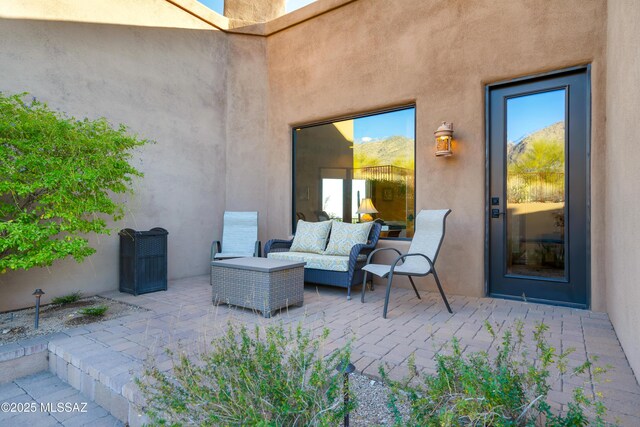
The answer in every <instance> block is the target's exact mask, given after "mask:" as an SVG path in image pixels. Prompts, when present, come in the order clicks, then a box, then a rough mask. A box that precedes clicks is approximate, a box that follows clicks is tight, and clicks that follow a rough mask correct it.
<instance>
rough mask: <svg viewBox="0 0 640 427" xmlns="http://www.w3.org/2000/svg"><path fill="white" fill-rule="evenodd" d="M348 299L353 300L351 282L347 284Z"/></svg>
mask: <svg viewBox="0 0 640 427" xmlns="http://www.w3.org/2000/svg"><path fill="white" fill-rule="evenodd" d="M347 301H351V283H349V285H347Z"/></svg>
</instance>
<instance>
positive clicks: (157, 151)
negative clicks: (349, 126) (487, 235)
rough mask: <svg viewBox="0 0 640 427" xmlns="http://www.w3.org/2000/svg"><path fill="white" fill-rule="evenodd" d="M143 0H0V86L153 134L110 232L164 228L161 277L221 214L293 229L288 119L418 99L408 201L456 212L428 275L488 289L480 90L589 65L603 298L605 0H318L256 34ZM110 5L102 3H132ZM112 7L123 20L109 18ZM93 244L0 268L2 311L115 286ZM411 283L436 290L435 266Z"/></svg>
mask: <svg viewBox="0 0 640 427" xmlns="http://www.w3.org/2000/svg"><path fill="white" fill-rule="evenodd" d="M93 1H95V2H96V4H97V5H99V4H103V3H104V4H106V2H107V0H93ZM144 2H146V3H147V7H149V8H150V9H149V10H155V9H154V8H155V7H157V8H158V12H157V13H158V14H159V15H158V16H155V17H153V18H149V19H147V18H145V17H140V16H138V15H139V14H134V15H135V16H133V17H131V16H130V14H129V12H127V11H124V10H123V11H122V12H121V17H120V18H118V17H117V16H116V17H115V18H108V19H107V18H105V17H101V16H100V15H101V14H99V13H98V14H95V16H91V14H90V13H89V12H88V11H87V8H86V7H85V6H81V5H82V4H84V3H83V2H82V1H80V0H64V1H61V2H56V3H57V4H58V5H67V6H69V5H73V4H75V5H76V9H73V8H72V7H71V6H69V7H70V8H71V9H73V10H72V11H69V10H66V11H64V10H62V11H61V10H58V9H56V8H52V9H46V8H45V9H43V7H42V5H43V4H51V3H49V2H37V1H36V0H25V1H17V0H15V1H13V2H12V3H9V2H7V3H3V7H2V8H0V18H1V19H0V75H2V76H3V81H2V82H0V90H3V91H14V92H16V91H24V90H28V91H30V92H32V93H33V94H35V95H36V96H38V98H40V99H43V100H45V101H48V102H49V103H50V105H51V106H53V107H55V108H59V109H60V110H62V111H66V112H69V113H70V114H73V115H76V116H78V117H83V116H89V117H97V116H106V117H107V118H108V119H110V120H111V121H113V122H114V123H119V122H124V123H126V124H129V125H130V126H131V127H132V129H133V130H134V131H136V132H139V133H140V134H141V135H143V136H145V137H149V138H153V139H155V140H156V141H157V144H155V145H152V146H149V147H146V148H145V149H144V150H143V152H141V153H140V157H139V160H138V162H139V163H138V164H139V165H140V167H141V168H142V169H143V170H144V171H145V173H146V176H145V178H144V179H143V180H140V181H139V182H137V184H136V185H137V193H136V195H135V196H132V197H128V201H129V207H130V210H131V211H130V212H129V214H128V215H127V218H126V219H125V220H124V221H122V222H121V223H120V224H117V225H116V226H115V228H123V227H132V228H136V229H148V228H150V227H154V226H162V227H165V228H167V229H168V230H169V232H170V235H169V254H170V256H169V276H170V278H177V277H184V276H193V275H198V274H204V273H206V271H207V266H208V251H209V244H210V241H211V240H212V239H213V238H216V237H219V233H220V230H221V218H222V212H223V211H224V210H258V211H259V212H260V239H261V240H262V241H263V242H264V241H266V240H267V239H268V238H273V237H285V236H288V235H289V234H290V233H291V197H292V196H291V191H292V190H291V161H292V158H291V128H292V126H295V125H299V124H307V123H311V122H314V121H318V120H324V119H330V118H337V117H341V116H345V115H349V114H355V113H362V112H367V111H375V110H376V109H379V108H384V107H390V106H398V105H405V104H409V103H415V104H416V123H417V127H416V137H417V151H416V174H417V180H416V188H417V195H416V196H417V197H416V207H417V209H418V210H420V209H422V208H425V209H435V208H445V207H448V208H451V209H452V210H453V214H452V215H450V216H449V218H448V222H447V237H446V239H445V243H444V246H443V249H442V252H441V254H440V258H439V261H438V264H439V272H440V275H441V277H442V279H443V281H444V282H445V288H446V290H447V292H448V293H451V294H465V295H476V296H480V295H484V220H485V219H484V209H485V197H484V188H485V182H484V177H485V148H486V147H485V133H484V110H485V99H484V96H485V85H486V84H487V83H492V82H496V81H501V80H506V79H511V78H514V77H519V76H525V75H530V74H535V73H540V72H545V71H551V70H556V69H561V68H564V67H569V66H573V65H578V64H586V63H590V64H592V68H591V72H592V129H591V130H592V133H591V135H592V146H591V152H592V159H591V160H592V169H591V178H592V188H591V204H592V206H593V208H592V211H591V221H592V239H591V241H592V248H591V249H592V259H593V262H592V307H593V308H594V309H595V310H604V309H605V308H606V307H607V305H606V298H605V292H606V283H605V274H604V273H605V269H604V264H603V262H602V259H604V255H605V245H604V241H605V236H606V234H605V227H604V218H605V215H604V212H605V210H604V207H603V206H604V205H605V203H604V202H605V197H604V190H605V150H606V146H605V143H604V141H605V126H604V119H605V104H604V99H605V96H604V94H605V65H606V61H605V56H604V54H605V40H606V16H607V6H606V2H605V0H562V1H560V0H518V1H500V2H495V1H493V0H480V1H475V0H474V1H472V0H456V1H449V0H447V1H445V0H428V1H424V0H404V1H403V2H402V3H397V2H389V1H386V0H357V1H351V0H349V1H347V0H320V1H318V2H316V3H314V4H313V5H311V6H309V7H308V8H305V9H306V11H305V10H299V11H296V12H294V13H292V14H288V15H285V16H283V17H281V18H278V19H276V20H274V21H271V22H268V23H267V24H265V25H263V26H262V27H260V26H258V27H256V26H253V27H251V28H252V30H251V31H249V29H248V28H249V27H247V29H246V30H245V31H246V32H247V33H249V32H252V31H253V32H254V33H259V32H260V31H266V32H267V34H269V35H268V36H267V37H262V36H251V35H239V34H223V33H222V32H221V31H217V30H216V29H215V28H213V27H212V26H207V25H205V26H204V27H202V25H203V22H205V21H203V20H202V19H198V18H197V17H196V15H197V14H196V15H194V14H189V13H186V12H185V11H184V10H183V9H181V8H180V7H177V6H175V5H174V4H173V3H176V4H178V5H183V6H184V5H187V6H188V5H189V4H191V3H193V5H192V6H193V7H194V8H196V7H197V6H196V5H195V2H194V1H192V0H176V1H174V2H168V1H164V0H162V1H161V0H144ZM144 2H136V7H142V6H140V3H144ZM108 3H109V4H110V5H111V6H112V7H111V8H110V12H111V14H115V15H117V14H118V8H117V7H116V6H118V5H119V6H122V8H123V9H125V8H128V7H130V6H131V5H130V4H129V2H127V1H125V0H117V1H115V2H112V1H109V2H108ZM7 4H21V5H23V7H26V8H27V9H28V10H29V13H26V12H24V10H22V11H21V12H20V8H18V9H19V12H20V13H18V12H15V10H14V12H13V14H12V13H9V12H8V11H9V10H10V8H7V7H6V5H7ZM104 4H103V6H104ZM24 5H26V6H24ZM29 5H30V6H29ZM29 7H31V9H29ZM167 7H169V9H167ZM171 8H173V9H171ZM316 9H317V10H318V13H319V15H318V16H315V17H313V16H306V15H304V16H302V15H303V14H304V13H311V12H313V11H314V10H316ZM95 10H102V9H100V8H97V9H95ZM154 13H155V12H154ZM211 13H213V12H211ZM87 14H88V16H87ZM143 15H144V14H143ZM201 15H202V14H201ZM214 15H215V14H214ZM9 16H10V17H9ZM296 16H300V19H299V20H300V23H298V24H296V22H295V19H294V18H296ZM64 17H67V18H66V19H65V18H64ZM119 19H122V21H121V22H124V23H128V24H131V25H108V24H104V23H105V22H112V23H113V22H120V21H118V20H119ZM136 19H139V20H140V21H135V20H136ZM216 19H217V18H216ZM220 19H221V20H222V19H223V18H222V17H220ZM58 20H63V21H67V22H55V21H58ZM132 20H133V21H132ZM212 20H214V21H215V19H213V18H212ZM68 21H74V22H68ZM80 22H86V23H80ZM96 22H102V23H103V24H96ZM221 22H222V21H221ZM149 27H170V28H149ZM205 28H206V29H205ZM236 30H237V29H236ZM236 30H234V31H236ZM239 31H242V30H241V29H240V30H239ZM609 62H611V61H609ZM443 120H446V121H452V122H454V123H455V129H456V132H455V138H456V143H455V148H454V151H455V154H454V156H453V157H451V158H446V159H445V158H436V157H435V156H434V155H433V131H434V130H435V128H436V127H437V126H438V125H439V123H440V122H441V121H443ZM96 240H97V241H98V254H96V255H95V256H93V257H91V258H90V259H89V260H88V261H87V262H85V263H83V264H76V263H75V262H74V261H63V262H59V263H56V264H55V265H54V266H53V267H51V269H37V270H32V271H29V272H26V273H10V274H8V275H5V276H2V277H0V286H2V290H1V293H0V311H2V310H6V309H8V308H16V307H17V306H20V305H30V304H32V300H31V296H30V293H31V292H32V291H33V289H34V288H36V287H44V286H45V284H46V286H47V288H46V289H45V291H48V292H47V296H46V297H45V302H46V301H47V300H48V298H50V297H52V296H55V295H59V294H62V293H66V292H70V291H72V290H76V289H81V290H84V291H85V292H86V293H95V292H99V291H101V290H106V289H114V288H116V287H117V262H118V259H117V254H118V248H117V236H116V235H113V236H110V237H101V238H100V239H99V240H98V239H96ZM386 244H390V243H389V242H385V245H386ZM400 245H404V246H406V244H405V243H402V244H400ZM420 283H421V286H422V287H426V288H429V289H434V288H433V286H432V280H431V279H430V278H427V279H422V281H421V282H420ZM610 295H613V294H611V293H610Z"/></svg>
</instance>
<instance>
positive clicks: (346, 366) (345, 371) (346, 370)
mask: <svg viewBox="0 0 640 427" xmlns="http://www.w3.org/2000/svg"><path fill="white" fill-rule="evenodd" d="M355 370H356V367H355V366H354V365H353V364H352V363H349V362H348V361H346V362H340V363H339V364H338V366H336V371H338V372H339V373H342V375H343V376H344V377H343V384H342V393H343V397H344V408H345V412H344V424H343V425H344V427H349V411H348V410H347V409H348V407H349V374H351V373H352V372H353V371H355Z"/></svg>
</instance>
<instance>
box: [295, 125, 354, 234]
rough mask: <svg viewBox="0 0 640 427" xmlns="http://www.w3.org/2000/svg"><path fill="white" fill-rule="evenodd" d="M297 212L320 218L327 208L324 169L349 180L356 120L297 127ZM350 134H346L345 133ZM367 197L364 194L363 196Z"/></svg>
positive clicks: (326, 172) (327, 172)
mask: <svg viewBox="0 0 640 427" xmlns="http://www.w3.org/2000/svg"><path fill="white" fill-rule="evenodd" d="M295 132H296V141H297V147H296V159H295V163H296V189H295V191H296V193H295V197H296V213H297V212H300V213H302V214H303V215H305V218H306V220H307V221H312V222H314V221H318V220H319V218H318V214H320V213H321V212H322V211H324V201H323V200H322V178H323V177H324V176H323V175H322V170H323V169H335V171H332V172H333V173H331V172H329V171H325V175H326V177H327V178H336V179H343V180H346V179H347V177H348V176H350V175H349V174H350V173H351V172H352V169H353V149H352V148H350V146H352V145H353V120H346V121H343V122H340V123H339V124H338V126H335V125H334V124H333V123H328V124H324V125H320V126H313V127H308V128H302V129H300V130H296V131H295ZM345 134H346V135H345ZM363 197H364V196H363Z"/></svg>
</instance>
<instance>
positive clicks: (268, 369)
mask: <svg viewBox="0 0 640 427" xmlns="http://www.w3.org/2000/svg"><path fill="white" fill-rule="evenodd" d="M328 334H329V331H328V330H325V331H324V332H323V334H322V336H321V337H319V338H316V339H313V338H311V336H310V333H309V332H306V331H303V329H302V327H301V326H300V325H298V327H297V328H296V329H295V331H294V330H292V329H291V328H290V329H288V330H286V331H285V329H284V328H283V326H282V325H277V326H268V327H266V329H265V330H264V331H263V332H262V333H261V330H260V328H259V327H256V328H255V331H254V333H250V332H249V331H248V330H247V329H246V328H245V327H244V326H242V327H241V328H240V329H239V330H238V329H236V328H235V327H234V326H233V325H232V324H231V323H229V324H228V325H227V331H226V333H225V334H224V335H223V336H222V337H220V338H217V339H215V340H214V341H213V342H212V347H211V350H210V351H209V352H207V353H205V354H203V355H201V356H200V357H199V358H197V359H194V360H192V359H190V358H188V357H186V356H185V355H181V356H180V357H179V358H176V357H175V356H174V355H173V354H171V353H170V354H171V356H172V358H173V362H174V364H173V371H172V372H171V373H163V372H161V371H160V370H158V369H157V368H156V367H151V368H148V369H147V370H146V371H145V374H144V377H143V378H142V379H137V380H136V382H137V383H138V385H139V386H140V389H141V390H142V392H143V394H144V396H145V397H146V399H147V403H148V406H147V409H146V410H147V414H148V415H149V416H150V418H151V420H152V421H153V423H154V425H172V426H180V425H184V426H188V425H198V426H261V427H266V426H335V425H338V424H339V423H340V422H341V420H342V418H343V417H344V403H343V400H342V377H341V375H337V373H336V372H335V368H336V366H337V365H338V363H342V362H344V361H346V360H348V358H349V347H348V346H346V347H344V348H340V349H338V350H336V351H334V352H333V353H331V354H330V355H329V356H327V357H322V351H321V349H322V346H323V343H324V342H325V341H326V338H327V337H328ZM353 406H354V404H353V399H351V404H350V407H349V409H353Z"/></svg>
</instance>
